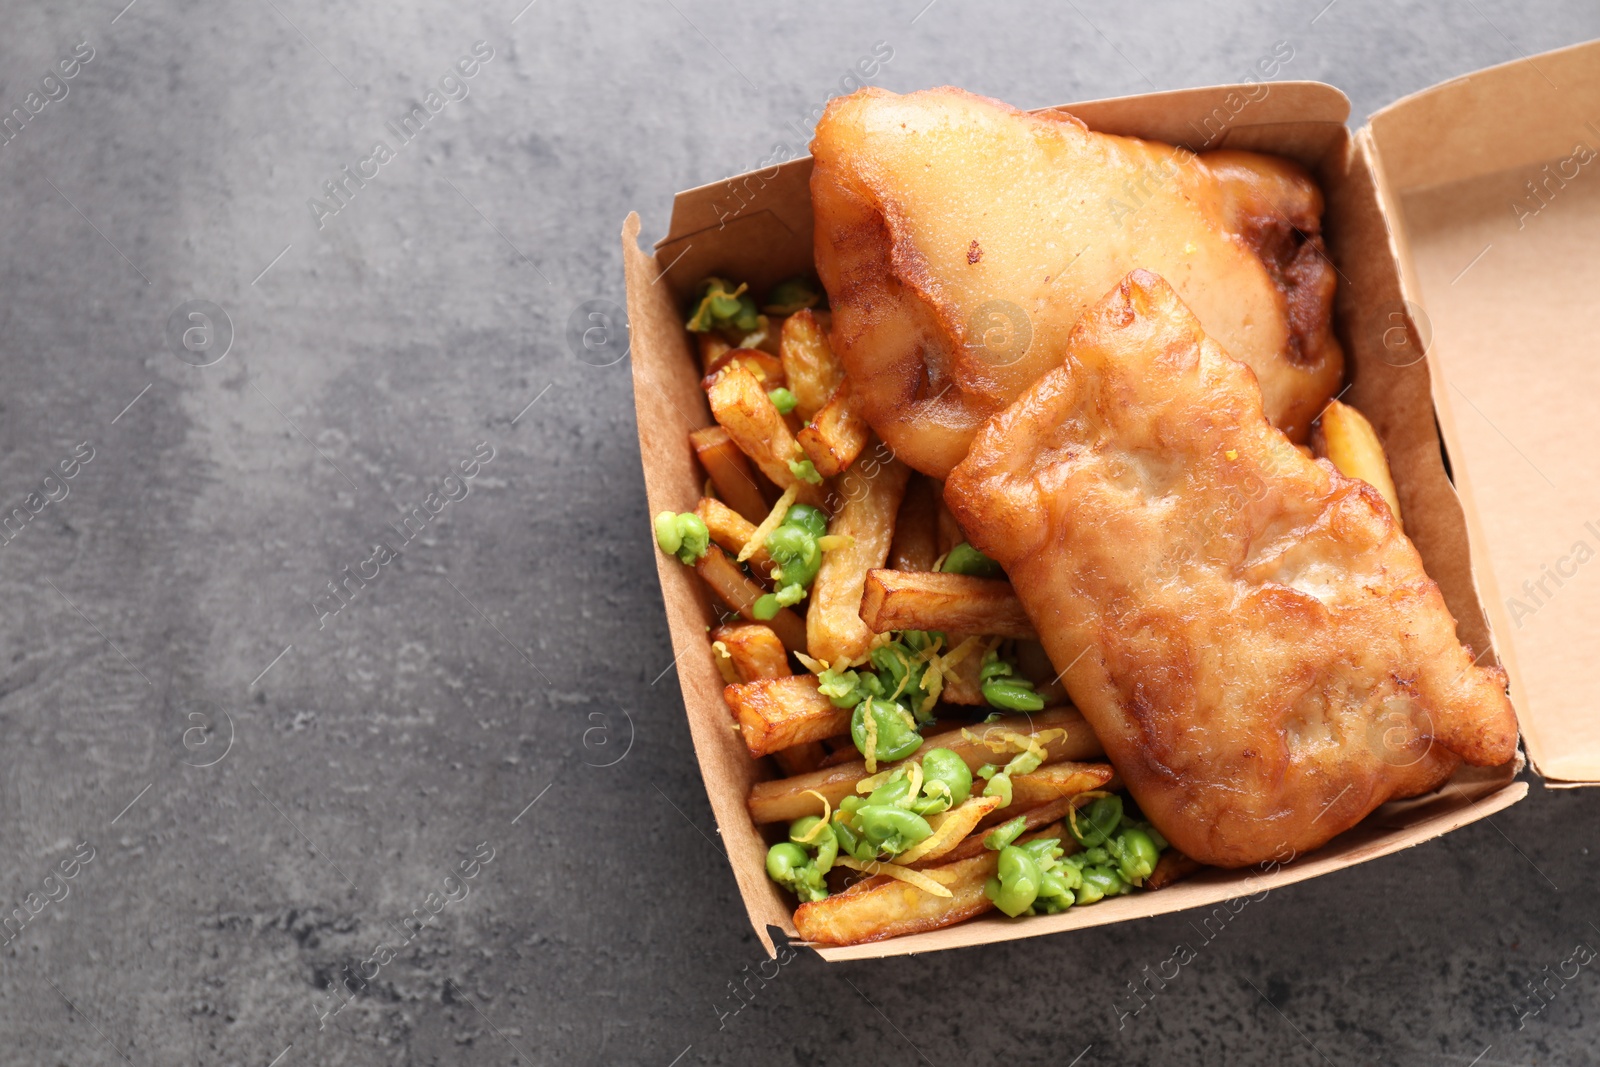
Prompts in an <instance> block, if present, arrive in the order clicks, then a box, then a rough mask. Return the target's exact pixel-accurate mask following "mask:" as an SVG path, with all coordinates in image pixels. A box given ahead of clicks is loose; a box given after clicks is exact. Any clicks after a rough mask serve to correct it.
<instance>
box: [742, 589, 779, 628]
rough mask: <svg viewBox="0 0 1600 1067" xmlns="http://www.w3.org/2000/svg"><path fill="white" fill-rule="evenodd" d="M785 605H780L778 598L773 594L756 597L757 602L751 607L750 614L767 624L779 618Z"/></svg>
mask: <svg viewBox="0 0 1600 1067" xmlns="http://www.w3.org/2000/svg"><path fill="white" fill-rule="evenodd" d="M782 608H783V605H782V604H780V603H778V598H777V597H776V596H774V595H773V594H771V593H763V594H762V595H760V596H758V597H756V602H755V603H754V604H752V605H751V606H750V614H752V615H754V616H755V617H756V618H758V619H760V620H761V621H762V622H767V621H769V620H771V619H775V618H777V617H778V612H779V611H780V610H782Z"/></svg>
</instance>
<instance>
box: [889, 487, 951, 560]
mask: <svg viewBox="0 0 1600 1067" xmlns="http://www.w3.org/2000/svg"><path fill="white" fill-rule="evenodd" d="M938 557H939V487H938V483H937V482H935V481H934V480H933V479H931V478H929V477H927V476H926V475H923V474H913V475H912V476H911V480H910V481H909V482H907V483H906V495H905V498H904V499H903V500H901V501H900V512H899V514H897V515H896V516H895V518H894V541H893V543H892V544H890V546H889V566H890V567H893V568H894V569H895V570H897V571H931V570H933V561H934V560H935V559H937V558H938Z"/></svg>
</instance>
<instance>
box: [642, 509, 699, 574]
mask: <svg viewBox="0 0 1600 1067" xmlns="http://www.w3.org/2000/svg"><path fill="white" fill-rule="evenodd" d="M655 531H656V544H657V545H659V546H660V547H661V551H663V552H666V553H668V554H669V555H674V556H677V557H678V559H679V560H680V561H681V562H683V563H685V564H687V565H690V566H693V565H694V563H695V561H696V560H698V559H699V558H700V557H701V556H703V555H705V554H706V553H707V552H708V551H710V550H711V531H709V530H707V529H706V524H705V522H704V521H703V520H702V519H701V518H700V516H698V515H696V514H695V513H694V512H692V511H689V512H684V513H683V514H681V515H680V514H676V513H674V512H671V511H663V512H662V513H661V514H659V515H657V516H656V519H655Z"/></svg>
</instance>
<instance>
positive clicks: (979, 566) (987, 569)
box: [940, 541, 1006, 578]
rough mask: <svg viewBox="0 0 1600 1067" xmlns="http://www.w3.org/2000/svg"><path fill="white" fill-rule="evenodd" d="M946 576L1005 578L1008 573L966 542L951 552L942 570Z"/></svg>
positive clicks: (946, 557) (945, 559)
mask: <svg viewBox="0 0 1600 1067" xmlns="http://www.w3.org/2000/svg"><path fill="white" fill-rule="evenodd" d="M940 569H941V570H943V571H944V572H945V573H946V574H965V575H968V576H970V577H973V578H1004V577H1005V576H1006V572H1005V571H1003V570H1001V569H1000V564H998V563H996V562H995V561H994V560H992V559H990V558H989V557H988V556H986V555H984V554H983V553H982V552H979V551H978V550H977V549H975V548H973V547H972V545H971V544H970V543H968V542H966V541H963V542H961V543H960V544H959V545H957V546H956V547H954V548H952V549H951V550H950V553H949V555H947V556H945V558H944V566H943V567H942V568H940Z"/></svg>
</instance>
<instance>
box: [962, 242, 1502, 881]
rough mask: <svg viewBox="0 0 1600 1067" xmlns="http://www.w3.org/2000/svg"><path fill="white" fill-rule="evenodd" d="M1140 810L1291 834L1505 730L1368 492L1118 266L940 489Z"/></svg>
mask: <svg viewBox="0 0 1600 1067" xmlns="http://www.w3.org/2000/svg"><path fill="white" fill-rule="evenodd" d="M945 499H946V501H947V502H948V503H949V504H950V507H951V509H952V510H953V511H954V512H955V514H956V517H957V518H958V519H960V521H961V525H962V528H963V529H965V530H966V531H967V533H968V534H969V535H970V536H971V538H972V541H973V544H974V545H976V546H977V547H978V548H980V549H982V550H983V551H984V552H986V553H988V554H989V555H990V556H992V557H993V558H994V559H996V560H998V561H999V562H1000V564H1001V565H1002V566H1003V567H1005V569H1006V573H1007V574H1009V575H1010V576H1011V579H1012V582H1013V584H1014V586H1015V588H1016V591H1017V595H1018V596H1019V597H1020V598H1021V599H1022V602H1023V606H1024V607H1025V608H1026V609H1027V611H1028V614H1029V616H1030V617H1031V618H1032V619H1033V622H1034V625H1035V626H1037V627H1038V629H1039V636H1040V640H1041V641H1042V642H1043V643H1044V646H1045V648H1046V650H1047V651H1048V652H1049V653H1050V658H1051V659H1052V660H1053V661H1054V662H1055V664H1056V666H1058V667H1060V668H1061V669H1062V671H1063V672H1064V680H1065V682H1066V686H1067V692H1068V693H1070V694H1071V696H1072V700H1073V703H1074V704H1076V705H1077V706H1078V708H1079V709H1081V710H1082V712H1083V714H1084V717H1085V718H1087V719H1088V720H1089V722H1090V724H1091V725H1092V726H1093V727H1094V729H1095V733H1097V734H1098V735H1099V737H1100V740H1101V741H1102V742H1104V744H1105V747H1106V753H1107V755H1108V756H1109V757H1110V759H1111V762H1112V763H1113V764H1114V765H1115V766H1116V768H1117V771H1118V773H1119V774H1120V776H1121V777H1122V779H1123V781H1124V782H1125V783H1126V785H1127V788H1128V791H1129V792H1130V793H1132V794H1133V797H1134V798H1135V799H1136V800H1137V801H1138V802H1139V807H1140V809H1141V810H1143V812H1144V813H1145V815H1147V816H1148V817H1149V818H1150V819H1151V820H1152V821H1153V822H1154V823H1155V825H1156V826H1157V827H1158V828H1159V829H1160V830H1161V832H1162V833H1163V834H1165V835H1166V836H1167V838H1168V839H1169V840H1170V841H1171V842H1172V843H1173V844H1174V845H1175V846H1177V848H1178V849H1180V850H1181V851H1182V852H1183V853H1185V854H1186V855H1188V856H1190V857H1192V858H1194V859H1196V860H1199V861H1201V862H1203V863H1207V864H1212V865H1215V866H1219V867H1241V866H1245V865H1248V864H1252V863H1257V862H1260V861H1262V860H1266V859H1269V858H1271V857H1273V856H1274V855H1279V856H1281V855H1282V854H1283V850H1284V849H1293V850H1295V851H1296V852H1306V851H1308V850H1310V849H1313V848H1315V847H1317V846H1318V845H1320V844H1322V843H1323V842H1325V841H1327V840H1328V839H1329V838H1331V837H1332V836H1333V835H1335V834H1337V833H1339V832H1340V831H1342V830H1344V829H1347V828H1348V827H1350V826H1353V825H1354V824H1355V823H1357V822H1358V821H1360V820H1361V819H1362V818H1363V817H1364V816H1365V815H1366V814H1367V813H1368V812H1370V811H1372V810H1373V809H1374V808H1376V807H1377V806H1378V805H1379V804H1382V803H1383V802H1385V801H1387V800H1390V799H1393V798H1397V797H1406V796H1414V795H1417V794H1419V793H1422V792H1426V791H1427V790H1430V789H1433V788H1435V787H1436V786H1438V785H1439V784H1440V783H1442V782H1443V781H1444V780H1445V779H1446V778H1448V777H1449V776H1450V774H1451V773H1452V772H1453V771H1454V770H1455V769H1456V767H1457V765H1458V764H1459V762H1460V761H1461V760H1463V759H1464V760H1466V761H1467V762H1469V763H1473V764H1478V765H1498V764H1501V763H1503V762H1505V761H1506V760H1509V759H1510V758H1511V757H1512V755H1513V754H1514V753H1515V750H1516V740H1517V726H1516V719H1515V717H1514V715H1513V713H1512V710H1511V705H1510V702H1509V701H1508V700H1507V698H1506V694H1505V683H1506V679H1505V673H1504V672H1503V671H1501V670H1500V669H1499V668H1498V667H1492V668H1491V667H1479V666H1474V662H1473V657H1472V654H1471V653H1470V652H1469V651H1468V650H1467V649H1465V648H1463V647H1462V646H1461V642H1460V641H1459V640H1458V639H1457V637H1456V629H1455V620H1454V619H1453V618H1452V617H1451V615H1450V611H1449V609H1448V608H1447V607H1446V606H1445V603H1444V598H1443V596H1442V595H1441V594H1440V592H1439V587H1438V586H1437V585H1436V584H1434V582H1433V581H1432V580H1431V579H1430V578H1429V577H1428V576H1427V574H1426V573H1425V572H1424V571H1423V568H1422V560H1421V559H1420V558H1419V557H1418V555H1417V551H1416V549H1415V548H1413V547H1412V545H1411V542H1409V541H1408V540H1406V538H1405V535H1404V534H1402V533H1401V532H1400V531H1399V529H1398V527H1397V526H1396V524H1395V521H1394V517H1393V516H1392V515H1391V514H1390V512H1389V508H1388V506H1387V505H1385V504H1384V502H1383V499H1382V498H1381V497H1380V496H1379V495H1378V493H1377V491H1376V490H1375V489H1373V488H1372V487H1371V486H1369V485H1366V484H1365V483H1363V482H1359V481H1356V480H1353V479H1351V478H1347V477H1345V476H1344V475H1342V474H1340V473H1339V472H1338V471H1337V470H1335V469H1333V467H1332V465H1331V464H1327V463H1319V462H1317V461H1315V460H1311V459H1307V458H1306V457H1305V456H1303V455H1302V454H1301V453H1300V452H1299V450H1298V449H1296V448H1295V446H1294V445H1293V444H1291V443H1290V442H1289V440H1288V438H1286V437H1285V436H1284V435H1283V434H1281V433H1279V432H1278V431H1277V430H1275V429H1273V428H1272V426H1271V425H1269V424H1268V422H1267V420H1266V419H1265V418H1264V417H1263V415H1262V412H1261V391H1260V390H1259V389H1258V388H1257V387H1256V383H1255V380H1254V376H1253V375H1252V374H1251V373H1250V369H1249V368H1248V367H1246V366H1245V365H1244V364H1243V363H1240V362H1237V361H1235V360H1233V359H1230V358H1229V357H1228V356H1227V355H1226V354H1225V353H1224V352H1223V351H1222V349H1221V348H1219V347H1218V346H1217V344H1216V342H1214V341H1212V340H1210V339H1209V338H1208V337H1207V336H1206V335H1205V332H1204V331H1203V330H1202V329H1201V327H1200V323H1199V321H1198V320H1197V319H1196V318H1195V317H1194V316H1193V315H1191V314H1190V313H1189V311H1188V310H1187V309H1186V308H1185V307H1184V305H1183V303H1182V301H1181V300H1179V299H1178V295H1177V293H1175V292H1174V291H1173V290H1172V288H1171V287H1170V286H1168V285H1167V284H1166V283H1165V282H1164V281H1162V280H1161V279H1160V278H1159V277H1156V276H1155V275H1153V274H1151V273H1149V272H1146V271H1134V272H1133V273H1131V274H1130V275H1128V277H1127V278H1126V279H1124V281H1123V282H1122V284H1121V285H1119V286H1118V287H1117V288H1116V289H1114V290H1113V291H1112V292H1111V293H1110V294H1109V295H1108V296H1107V297H1106V298H1105V299H1104V300H1103V301H1102V302H1101V303H1100V304H1099V305H1098V306H1096V307H1095V308H1093V309H1091V310H1090V311H1089V312H1088V313H1087V314H1086V315H1085V316H1084V319H1083V321H1082V322H1080V323H1079V324H1078V326H1077V328H1076V329H1075V330H1074V331H1073V334H1072V337H1071V338H1070V340H1069V341H1068V343H1067V348H1066V353H1065V362H1064V363H1063V365H1062V366H1061V367H1060V368H1058V369H1057V370H1054V371H1052V372H1051V373H1049V374H1048V375H1046V376H1045V377H1044V378H1043V379H1041V380H1040V381H1039V382H1038V383H1037V384H1036V385H1035V386H1033V387H1032V388H1031V389H1030V390H1029V391H1028V392H1027V393H1025V394H1024V395H1023V396H1022V397H1021V398H1020V399H1019V400H1018V401H1017V402H1016V403H1015V404H1013V405H1012V406H1011V408H1010V409H1008V410H1007V411H1006V412H1005V413H1004V414H1002V415H1000V416H999V417H998V418H996V419H995V420H994V421H993V422H992V423H990V424H989V425H988V426H987V427H986V428H985V429H984V431H983V432H982V433H981V434H979V435H978V437H977V438H976V440H975V441H974V442H973V446H972V451H971V452H970V454H969V455H968V456H967V458H966V459H965V460H963V461H962V463H961V465H960V466H958V467H957V468H956V470H955V472H954V473H953V474H952V475H951V477H950V480H949V482H948V483H947V484H946V487H945Z"/></svg>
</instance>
